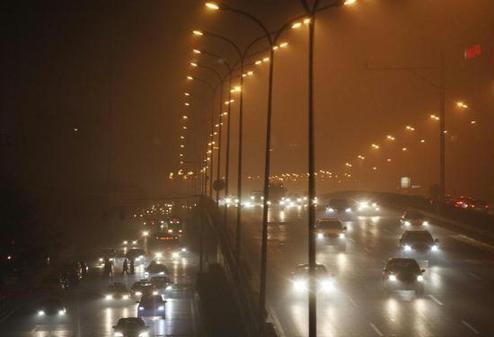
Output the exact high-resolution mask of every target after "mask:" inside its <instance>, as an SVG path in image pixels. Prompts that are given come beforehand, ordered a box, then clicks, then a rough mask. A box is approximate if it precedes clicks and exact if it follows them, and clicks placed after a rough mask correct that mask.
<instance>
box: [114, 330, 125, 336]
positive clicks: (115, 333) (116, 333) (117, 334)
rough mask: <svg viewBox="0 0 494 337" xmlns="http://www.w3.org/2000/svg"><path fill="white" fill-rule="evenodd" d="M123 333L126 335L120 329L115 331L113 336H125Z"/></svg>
mask: <svg viewBox="0 0 494 337" xmlns="http://www.w3.org/2000/svg"><path fill="white" fill-rule="evenodd" d="M123 335H124V334H123V333H122V332H120V331H115V332H114V333H113V336H115V337H123Z"/></svg>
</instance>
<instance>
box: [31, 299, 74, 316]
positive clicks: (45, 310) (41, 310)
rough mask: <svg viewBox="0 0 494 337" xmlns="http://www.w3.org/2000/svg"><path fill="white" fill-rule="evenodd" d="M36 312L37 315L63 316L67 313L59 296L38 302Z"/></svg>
mask: <svg viewBox="0 0 494 337" xmlns="http://www.w3.org/2000/svg"><path fill="white" fill-rule="evenodd" d="M36 314H37V315H38V316H39V317H44V316H65V315H66V314H67V308H66V307H65V306H64V305H63V303H62V301H61V300H60V299H59V298H47V299H44V300H42V301H40V302H39V303H38V305H37V310H36Z"/></svg>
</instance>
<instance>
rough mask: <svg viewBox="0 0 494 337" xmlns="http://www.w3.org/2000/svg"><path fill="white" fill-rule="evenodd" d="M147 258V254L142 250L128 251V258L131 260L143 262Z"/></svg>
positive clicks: (133, 249) (132, 249)
mask: <svg viewBox="0 0 494 337" xmlns="http://www.w3.org/2000/svg"><path fill="white" fill-rule="evenodd" d="M144 256H146V252H145V251H144V249H142V248H131V249H129V250H128V251H127V254H126V257H127V258H128V259H129V260H136V261H139V260H142V259H143V258H144Z"/></svg>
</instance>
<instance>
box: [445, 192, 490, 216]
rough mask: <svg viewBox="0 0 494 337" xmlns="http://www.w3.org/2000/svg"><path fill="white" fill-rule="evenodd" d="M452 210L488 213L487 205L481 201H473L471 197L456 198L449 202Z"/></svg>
mask: <svg viewBox="0 0 494 337" xmlns="http://www.w3.org/2000/svg"><path fill="white" fill-rule="evenodd" d="M449 204H450V205H452V206H453V207H454V208H461V209H469V210H474V211H478V212H486V213H487V212H489V204H488V203H487V202H485V201H483V200H479V199H474V198H471V197H464V196H461V197H458V198H456V199H452V200H450V202H449Z"/></svg>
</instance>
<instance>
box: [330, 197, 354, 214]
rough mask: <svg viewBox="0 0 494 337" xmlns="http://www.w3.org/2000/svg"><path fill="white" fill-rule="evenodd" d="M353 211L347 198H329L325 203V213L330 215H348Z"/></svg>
mask: <svg viewBox="0 0 494 337" xmlns="http://www.w3.org/2000/svg"><path fill="white" fill-rule="evenodd" d="M352 212H353V208H352V204H351V203H350V201H348V200H347V199H342V198H337V199H330V200H329V202H328V204H327V205H326V213H327V214H332V215H347V216H348V215H350V214H352Z"/></svg>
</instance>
